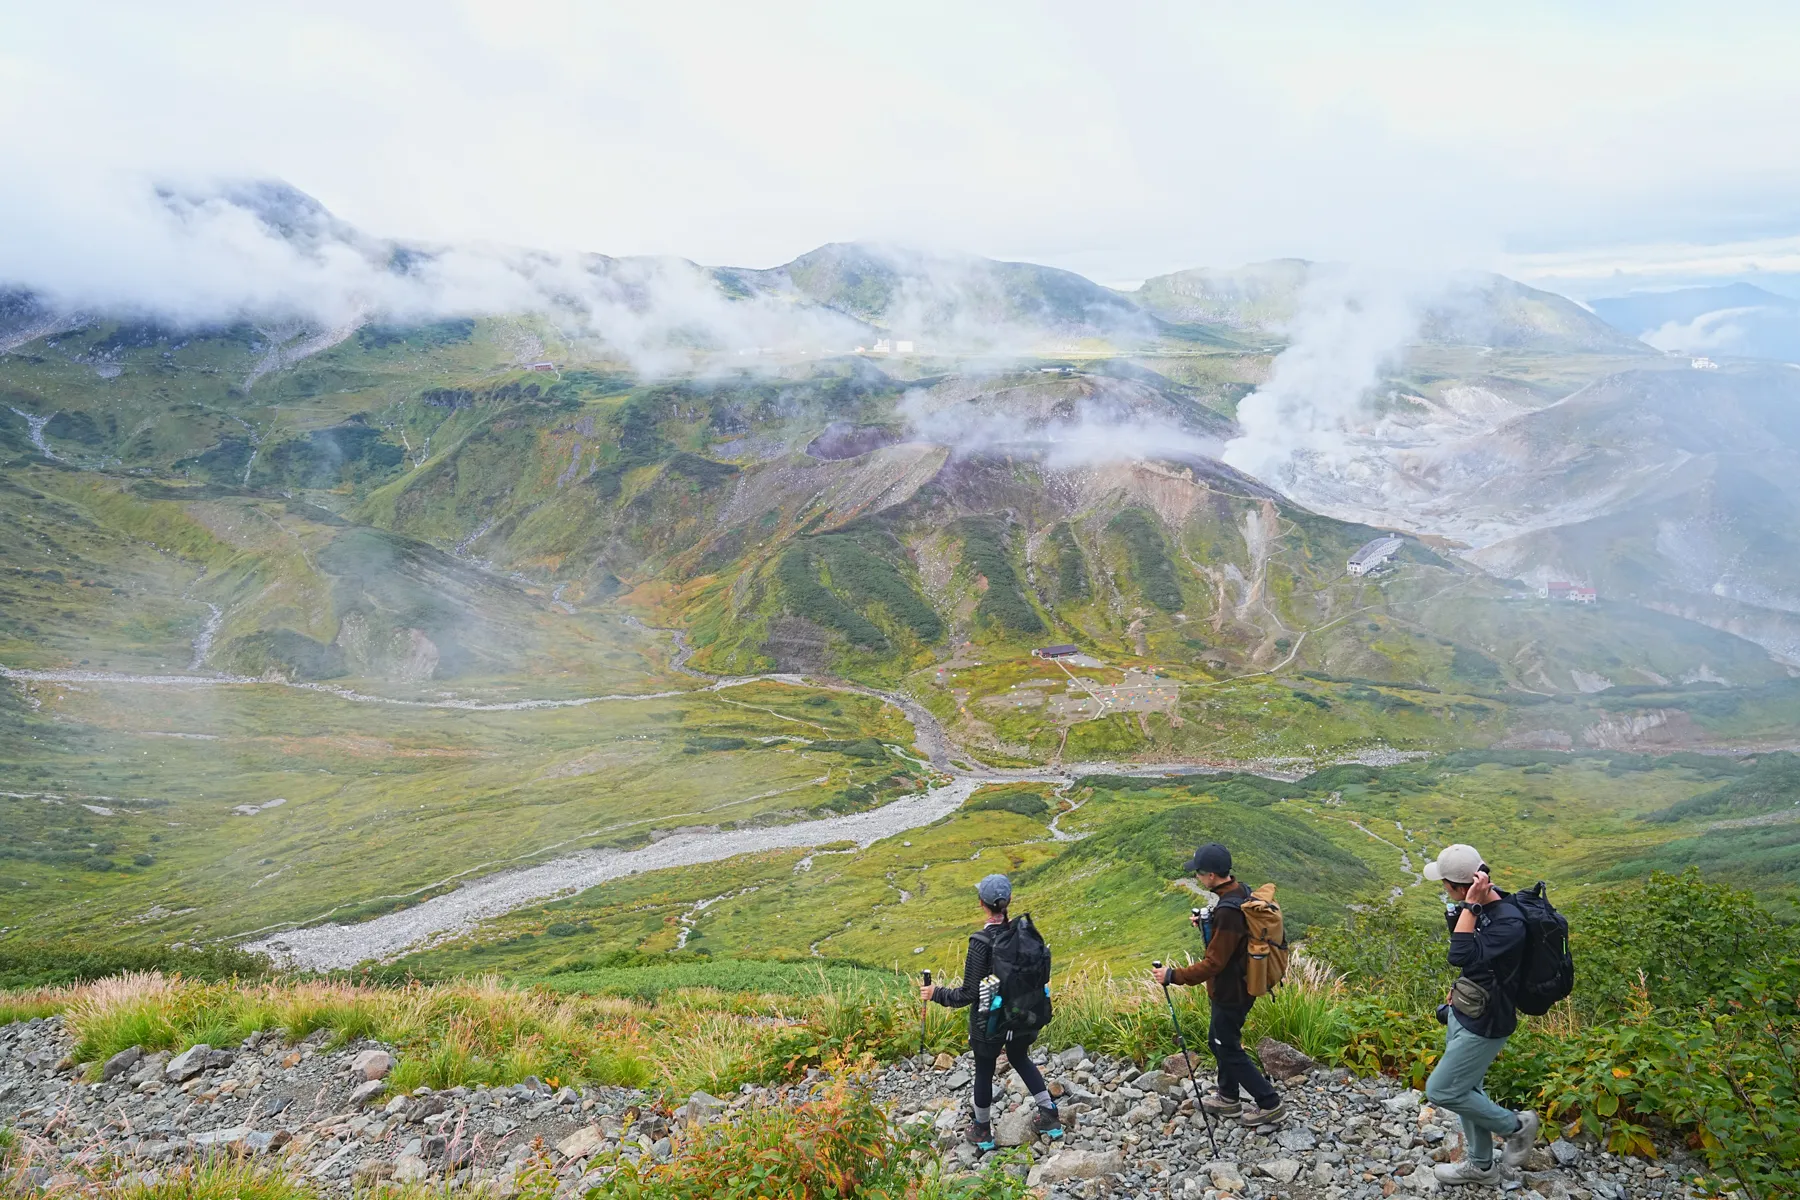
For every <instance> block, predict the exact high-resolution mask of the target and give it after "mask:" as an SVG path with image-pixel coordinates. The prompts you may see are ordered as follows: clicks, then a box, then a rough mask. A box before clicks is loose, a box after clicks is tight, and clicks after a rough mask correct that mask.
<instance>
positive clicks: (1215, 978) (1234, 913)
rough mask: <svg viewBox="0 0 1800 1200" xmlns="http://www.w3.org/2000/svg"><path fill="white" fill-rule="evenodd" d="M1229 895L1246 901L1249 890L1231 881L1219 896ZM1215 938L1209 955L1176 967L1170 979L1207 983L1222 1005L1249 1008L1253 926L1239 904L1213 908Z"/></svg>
mask: <svg viewBox="0 0 1800 1200" xmlns="http://www.w3.org/2000/svg"><path fill="white" fill-rule="evenodd" d="M1227 897H1229V898H1231V899H1233V900H1236V901H1244V900H1248V899H1249V898H1250V889H1249V888H1248V887H1246V886H1244V885H1243V884H1242V883H1239V882H1238V881H1237V880H1235V879H1234V880H1232V881H1231V883H1230V885H1229V886H1227V887H1226V888H1225V890H1224V891H1222V892H1220V893H1219V899H1220V900H1221V901H1223V900H1225V899H1226V898H1227ZM1212 923H1213V931H1212V941H1210V942H1208V943H1207V944H1206V957H1205V958H1203V959H1201V960H1200V961H1199V962H1197V963H1195V964H1193V965H1192V966H1188V967H1176V968H1175V973H1174V974H1173V975H1171V976H1170V977H1169V978H1170V982H1172V983H1181V984H1187V985H1188V986H1190V987H1191V986H1192V985H1194V984H1196V983H1204V984H1205V985H1206V994H1207V995H1209V996H1211V997H1212V998H1213V1000H1214V1001H1216V1002H1217V1003H1219V1004H1225V1005H1229V1006H1231V1007H1233V1008H1248V1007H1250V1003H1251V1001H1252V1000H1253V999H1254V997H1252V996H1251V995H1250V991H1249V989H1248V988H1247V987H1246V986H1245V983H1244V972H1245V969H1246V965H1247V964H1248V962H1249V959H1250V926H1249V925H1248V924H1246V923H1245V921H1244V912H1243V909H1241V908H1239V907H1238V906H1237V904H1229V905H1227V904H1224V903H1221V904H1220V905H1219V906H1218V907H1217V908H1214V909H1213V914H1212Z"/></svg>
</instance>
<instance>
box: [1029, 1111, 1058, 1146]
mask: <svg viewBox="0 0 1800 1200" xmlns="http://www.w3.org/2000/svg"><path fill="white" fill-rule="evenodd" d="M1031 1127H1032V1128H1033V1129H1035V1130H1036V1131H1037V1132H1039V1133H1041V1134H1043V1135H1044V1136H1045V1137H1047V1138H1051V1139H1056V1138H1060V1137H1062V1135H1063V1123H1062V1114H1061V1113H1060V1112H1058V1111H1056V1105H1054V1104H1052V1105H1051V1106H1050V1107H1049V1108H1045V1107H1044V1106H1043V1105H1041V1104H1040V1105H1038V1110H1037V1112H1036V1113H1034V1114H1033V1115H1032V1118H1031Z"/></svg>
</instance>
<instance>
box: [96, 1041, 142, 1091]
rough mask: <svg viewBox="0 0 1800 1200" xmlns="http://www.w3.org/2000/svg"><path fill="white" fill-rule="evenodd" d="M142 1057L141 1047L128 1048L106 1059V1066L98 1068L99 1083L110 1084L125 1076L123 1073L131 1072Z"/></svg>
mask: <svg viewBox="0 0 1800 1200" xmlns="http://www.w3.org/2000/svg"><path fill="white" fill-rule="evenodd" d="M142 1057H144V1048H143V1047H142V1046H128V1047H126V1048H125V1049H123V1050H121V1051H119V1052H118V1053H117V1054H115V1055H113V1056H112V1057H111V1058H109V1059H107V1060H106V1065H105V1066H103V1067H101V1068H100V1082H101V1083H111V1082H112V1081H113V1080H115V1079H117V1078H118V1077H119V1076H121V1075H123V1074H125V1072H127V1071H129V1070H131V1068H133V1067H135V1066H137V1064H138V1059H140V1058H142Z"/></svg>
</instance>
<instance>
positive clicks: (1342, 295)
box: [1224, 266, 1427, 494]
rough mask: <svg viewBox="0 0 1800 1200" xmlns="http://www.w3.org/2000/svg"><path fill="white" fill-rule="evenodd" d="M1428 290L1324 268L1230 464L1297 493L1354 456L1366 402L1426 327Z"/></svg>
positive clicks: (1228, 456) (1229, 448)
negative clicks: (1313, 478)
mask: <svg viewBox="0 0 1800 1200" xmlns="http://www.w3.org/2000/svg"><path fill="white" fill-rule="evenodd" d="M1426 291H1427V289H1426V288H1425V287H1424V286H1423V285H1422V282H1421V281H1419V280H1416V279H1410V278H1406V277H1401V276H1396V275H1392V274H1386V273H1375V272H1369V271H1361V270H1355V269H1351V268H1347V267H1338V266H1320V267H1318V268H1315V269H1314V270H1313V272H1312V273H1311V274H1310V276H1309V277H1308V280H1307V282H1306V284H1305V286H1304V287H1303V288H1302V290H1301V294H1300V298H1299V307H1298V311H1297V312H1296V313H1295V315H1294V318H1293V320H1292V321H1291V322H1289V324H1288V326H1287V329H1286V333H1287V335H1288V337H1289V338H1290V339H1291V341H1290V344H1289V346H1288V348H1287V349H1285V350H1283V351H1282V352H1281V353H1280V354H1279V355H1277V356H1276V358H1275V362H1274V365H1273V367H1272V368H1271V369H1270V372H1269V380H1268V382H1267V383H1265V384H1263V385H1262V386H1261V387H1259V388H1257V389H1256V391H1255V392H1253V393H1251V394H1250V395H1248V396H1246V397H1245V398H1244V399H1243V401H1242V402H1241V403H1239V405H1238V411H1237V419H1238V425H1239V427H1240V429H1241V430H1242V432H1241V433H1240V434H1239V436H1237V437H1235V438H1233V439H1232V440H1231V441H1230V442H1229V443H1227V444H1226V446H1225V452H1224V459H1225V461H1226V462H1227V463H1229V464H1231V465H1232V466H1234V467H1236V468H1238V469H1239V470H1241V471H1245V472H1248V473H1249V474H1251V475H1254V476H1256V477H1257V478H1259V479H1261V480H1262V481H1263V482H1265V483H1267V484H1269V485H1271V486H1273V487H1276V488H1279V489H1281V490H1282V491H1285V492H1289V493H1290V494H1292V493H1293V492H1294V491H1295V490H1296V486H1297V485H1300V484H1303V483H1304V481H1305V478H1306V477H1308V476H1315V475H1317V474H1320V473H1322V472H1321V469H1322V468H1323V469H1325V470H1329V468H1330V467H1331V466H1332V465H1334V464H1336V463H1338V462H1341V461H1343V460H1345V459H1347V458H1349V457H1350V456H1351V453H1352V445H1351V443H1352V435H1353V433H1354V430H1355V428H1356V427H1357V425H1358V424H1360V423H1362V422H1364V421H1365V420H1366V418H1367V416H1368V412H1367V408H1366V404H1365V397H1366V396H1367V395H1368V393H1369V389H1370V388H1372V387H1374V385H1375V384H1376V383H1377V382H1379V381H1380V379H1381V375H1382V372H1383V371H1385V370H1386V369H1387V368H1388V367H1389V366H1391V365H1392V364H1393V362H1394V361H1395V359H1396V358H1397V357H1398V355H1399V353H1400V352H1401V350H1402V349H1403V348H1404V347H1405V346H1406V344H1407V343H1408V342H1409V341H1410V340H1411V339H1412V338H1413V336H1414V335H1415V334H1416V333H1417V331H1418V328H1419V323H1420V320H1421V317H1422V313H1423V309H1424V304H1423V301H1424V297H1425V294H1426Z"/></svg>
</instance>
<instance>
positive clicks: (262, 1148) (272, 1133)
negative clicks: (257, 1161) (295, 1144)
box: [237, 1129, 294, 1154]
mask: <svg viewBox="0 0 1800 1200" xmlns="http://www.w3.org/2000/svg"><path fill="white" fill-rule="evenodd" d="M293 1140H294V1135H293V1134H291V1133H289V1132H288V1131H287V1130H285V1129H253V1130H251V1131H250V1132H249V1133H246V1134H245V1135H244V1136H243V1137H242V1138H240V1139H239V1140H238V1144H237V1145H238V1149H240V1150H242V1151H243V1152H244V1153H246V1154H271V1153H273V1152H274V1151H276V1150H279V1149H281V1148H282V1147H283V1146H285V1145H287V1144H288V1143H289V1142H291V1141H293Z"/></svg>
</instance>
